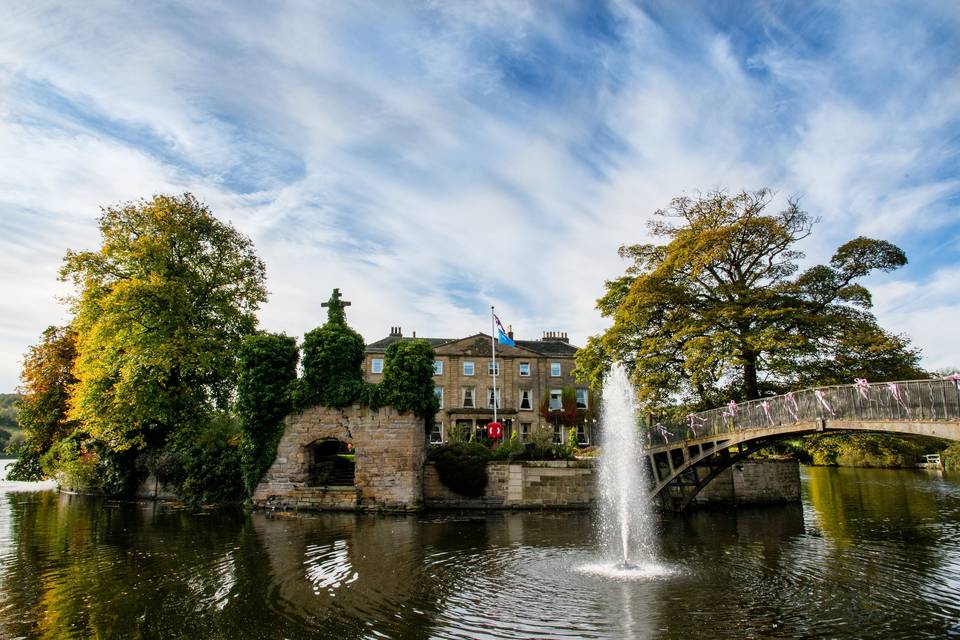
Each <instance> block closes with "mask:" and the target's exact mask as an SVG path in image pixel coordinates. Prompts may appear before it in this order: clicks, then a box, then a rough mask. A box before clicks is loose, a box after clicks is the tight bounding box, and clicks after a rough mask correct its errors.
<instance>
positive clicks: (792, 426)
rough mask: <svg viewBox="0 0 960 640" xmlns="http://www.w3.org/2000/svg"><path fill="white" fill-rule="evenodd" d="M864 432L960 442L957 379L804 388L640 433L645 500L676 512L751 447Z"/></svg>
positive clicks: (959, 384) (959, 381) (752, 449)
mask: <svg viewBox="0 0 960 640" xmlns="http://www.w3.org/2000/svg"><path fill="white" fill-rule="evenodd" d="M834 432H872V433H889V434H896V435H906V436H920V435H922V436H931V437H935V438H943V439H946V440H956V441H960V377H957V376H951V377H948V378H944V379H938V380H909V381H902V382H881V383H873V384H870V383H868V382H867V381H866V380H857V381H856V382H855V383H854V384H848V385H835V386H829V387H819V388H815V389H804V390H803V391H796V392H792V393H787V394H784V395H780V396H772V397H769V398H762V399H759V400H751V401H749V402H743V403H740V404H737V403H735V402H730V403H729V404H728V405H727V406H725V407H721V408H717V409H711V410H710V411H703V412H700V413H692V414H689V415H688V416H686V419H685V420H684V421H683V422H680V423H674V424H669V423H668V424H664V423H655V424H653V425H652V426H651V427H650V428H649V430H648V432H647V449H646V457H647V464H648V469H647V471H648V473H649V474H650V476H649V477H650V478H652V480H653V487H652V489H651V497H654V498H657V499H659V500H660V501H661V504H663V506H665V507H667V508H671V509H675V510H678V511H679V510H683V509H684V508H685V507H686V506H687V505H688V504H689V503H690V501H691V500H693V498H694V497H696V495H697V494H698V493H699V492H700V490H701V489H703V487H705V486H706V485H707V484H708V483H709V482H710V481H711V480H713V479H714V478H715V477H716V476H717V475H718V474H719V473H720V472H722V471H723V470H724V469H727V468H728V467H730V466H731V465H732V464H734V463H736V462H738V461H740V460H743V459H744V458H746V457H747V456H749V455H750V454H751V453H754V452H756V451H757V450H758V449H762V448H763V447H766V446H768V445H769V444H770V443H772V442H774V441H776V440H780V439H783V438H787V437H796V436H802V435H807V434H811V433H834Z"/></svg>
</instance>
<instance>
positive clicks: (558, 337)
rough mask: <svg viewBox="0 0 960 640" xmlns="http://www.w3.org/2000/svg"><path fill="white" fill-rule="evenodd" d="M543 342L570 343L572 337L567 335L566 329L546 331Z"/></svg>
mask: <svg viewBox="0 0 960 640" xmlns="http://www.w3.org/2000/svg"><path fill="white" fill-rule="evenodd" d="M541 342H563V343H564V344H570V338H568V337H567V332H566V331H544V332H543V339H542V340H541Z"/></svg>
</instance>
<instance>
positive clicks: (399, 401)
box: [379, 340, 438, 433]
mask: <svg viewBox="0 0 960 640" xmlns="http://www.w3.org/2000/svg"><path fill="white" fill-rule="evenodd" d="M433 360H434V353H433V347H432V346H430V343H429V342H427V341H426V340H401V341H398V342H394V343H393V344H391V345H390V346H389V347H387V352H386V354H385V358H384V365H383V380H382V381H381V382H380V394H379V397H380V400H381V401H382V402H383V403H384V404H387V405H390V406H391V407H393V408H395V409H396V410H397V411H399V412H400V413H405V412H407V411H413V413H414V414H416V415H418V416H420V417H422V418H423V419H424V422H425V426H426V430H427V433H430V429H432V428H433V419H434V416H435V415H436V413H437V408H438V400H437V396H436V394H435V393H434V390H433Z"/></svg>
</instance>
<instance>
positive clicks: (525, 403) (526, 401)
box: [520, 389, 533, 411]
mask: <svg viewBox="0 0 960 640" xmlns="http://www.w3.org/2000/svg"><path fill="white" fill-rule="evenodd" d="M520 409H522V410H523V411H532V410H533V399H532V398H531V397H530V389H520Z"/></svg>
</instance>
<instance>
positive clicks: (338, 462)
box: [306, 438, 357, 487]
mask: <svg viewBox="0 0 960 640" xmlns="http://www.w3.org/2000/svg"><path fill="white" fill-rule="evenodd" d="M306 450H307V459H308V465H309V477H308V478H307V486H308V487H352V486H354V482H355V478H356V466H357V465H356V462H355V456H356V454H355V449H354V447H353V444H352V443H349V442H344V441H343V440H338V439H336V438H318V439H317V440H314V441H313V442H312V443H310V444H308V445H307V447H306Z"/></svg>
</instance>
